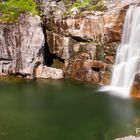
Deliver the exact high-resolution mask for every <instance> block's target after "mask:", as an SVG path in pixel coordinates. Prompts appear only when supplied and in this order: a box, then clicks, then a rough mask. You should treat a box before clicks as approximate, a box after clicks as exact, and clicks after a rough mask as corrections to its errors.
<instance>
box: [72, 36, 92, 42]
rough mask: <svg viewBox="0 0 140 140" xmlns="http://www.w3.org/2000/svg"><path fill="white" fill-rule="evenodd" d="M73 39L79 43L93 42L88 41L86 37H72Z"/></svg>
mask: <svg viewBox="0 0 140 140" xmlns="http://www.w3.org/2000/svg"><path fill="white" fill-rule="evenodd" d="M72 38H73V39H74V40H75V41H77V42H90V41H92V40H91V39H87V38H86V37H85V38H82V37H79V36H72Z"/></svg>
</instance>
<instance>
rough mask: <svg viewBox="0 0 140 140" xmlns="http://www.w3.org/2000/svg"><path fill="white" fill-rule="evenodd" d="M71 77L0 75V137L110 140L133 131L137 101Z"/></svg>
mask: <svg viewBox="0 0 140 140" xmlns="http://www.w3.org/2000/svg"><path fill="white" fill-rule="evenodd" d="M98 88H99V87H98V86H93V85H91V84H85V83H81V82H77V81H72V80H58V81H54V80H23V79H20V78H18V79H15V78H11V77H10V78H5V77H4V78H0V140H113V139H114V138H118V137H122V136H125V135H136V128H139V127H140V100H136V99H121V98H117V97H113V96H111V95H109V94H107V93H105V92H104V93H103V92H102V93H101V92H98V90H97V89H98Z"/></svg>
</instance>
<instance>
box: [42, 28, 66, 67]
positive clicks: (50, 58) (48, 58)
mask: <svg viewBox="0 0 140 140" xmlns="http://www.w3.org/2000/svg"><path fill="white" fill-rule="evenodd" d="M42 28H43V33H44V37H45V44H44V65H47V66H48V67H51V66H52V65H53V63H54V60H56V59H57V60H59V61H60V62H61V63H64V62H65V60H64V59H61V58H60V57H58V56H57V55H56V54H51V52H50V50H49V46H48V43H47V35H46V26H45V25H42Z"/></svg>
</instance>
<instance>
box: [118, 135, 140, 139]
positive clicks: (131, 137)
mask: <svg viewBox="0 0 140 140" xmlns="http://www.w3.org/2000/svg"><path fill="white" fill-rule="evenodd" d="M115 140H140V137H135V136H126V137H122V138H117V139H115Z"/></svg>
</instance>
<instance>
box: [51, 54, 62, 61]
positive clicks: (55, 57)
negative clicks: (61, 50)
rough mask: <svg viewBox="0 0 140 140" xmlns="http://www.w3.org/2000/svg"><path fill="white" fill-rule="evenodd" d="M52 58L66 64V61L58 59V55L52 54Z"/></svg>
mask: <svg viewBox="0 0 140 140" xmlns="http://www.w3.org/2000/svg"><path fill="white" fill-rule="evenodd" d="M52 57H53V59H57V60H59V61H60V62H61V63H65V60H64V59H62V58H60V57H58V56H57V55H56V54H52Z"/></svg>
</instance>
